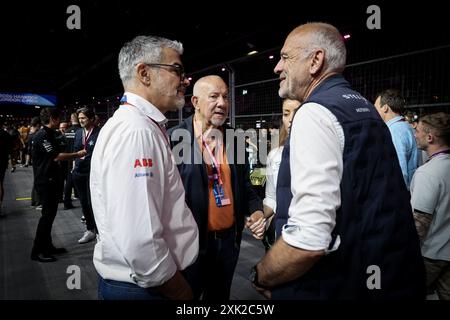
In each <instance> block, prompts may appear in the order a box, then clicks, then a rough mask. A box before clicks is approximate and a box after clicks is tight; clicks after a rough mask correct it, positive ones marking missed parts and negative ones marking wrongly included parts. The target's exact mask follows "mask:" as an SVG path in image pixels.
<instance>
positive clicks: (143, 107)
mask: <svg viewBox="0 0 450 320" xmlns="http://www.w3.org/2000/svg"><path fill="white" fill-rule="evenodd" d="M121 102H122V104H124V103H125V102H126V103H129V104H131V105H133V106H135V107H136V108H138V109H139V110H140V111H142V112H143V113H144V114H145V115H146V116H147V117H149V118H152V119H153V120H154V121H156V122H157V123H158V124H159V125H160V126H163V127H164V126H165V125H166V123H167V121H168V120H167V118H166V117H165V116H164V114H163V113H162V112H161V111H159V109H158V108H156V107H155V106H154V105H153V104H152V103H150V102H149V101H147V100H145V99H144V98H142V97H141V96H138V95H137V94H135V93H131V92H125V93H124V94H123V97H122V99H121Z"/></svg>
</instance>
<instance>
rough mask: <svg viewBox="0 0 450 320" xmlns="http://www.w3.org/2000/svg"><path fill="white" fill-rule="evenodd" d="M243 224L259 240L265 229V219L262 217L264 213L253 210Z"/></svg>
mask: <svg viewBox="0 0 450 320" xmlns="http://www.w3.org/2000/svg"><path fill="white" fill-rule="evenodd" d="M245 226H246V227H247V228H248V229H250V231H251V232H252V234H253V237H255V238H256V239H258V240H261V239H262V238H263V236H264V232H265V231H266V219H265V218H264V213H263V212H262V211H261V210H258V211H255V212H253V214H252V215H251V216H250V217H248V218H247V222H246V223H245Z"/></svg>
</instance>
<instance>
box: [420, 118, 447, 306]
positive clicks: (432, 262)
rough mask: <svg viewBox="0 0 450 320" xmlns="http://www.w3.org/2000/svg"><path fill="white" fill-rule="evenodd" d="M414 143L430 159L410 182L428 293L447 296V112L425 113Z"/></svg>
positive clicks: (443, 298) (444, 297)
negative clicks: (434, 292)
mask: <svg viewBox="0 0 450 320" xmlns="http://www.w3.org/2000/svg"><path fill="white" fill-rule="evenodd" d="M415 136H416V141H417V146H418V147H419V148H420V149H422V150H425V151H426V152H427V155H428V156H429V160H428V161H427V162H426V163H425V164H424V165H422V166H421V167H419V168H418V169H417V170H416V173H415V174H414V176H413V179H412V182H411V205H412V208H413V209H414V219H415V221H416V227H417V231H418V233H419V237H420V239H421V242H422V255H423V257H424V260H425V268H426V272H427V288H428V292H429V293H433V291H434V290H436V292H437V294H438V296H439V299H441V300H450V115H449V114H446V113H443V112H439V113H435V114H430V115H426V116H424V117H422V118H420V120H419V124H418V125H417V127H416V134H415Z"/></svg>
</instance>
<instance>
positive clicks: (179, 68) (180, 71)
mask: <svg viewBox="0 0 450 320" xmlns="http://www.w3.org/2000/svg"><path fill="white" fill-rule="evenodd" d="M146 65H147V66H149V67H157V68H163V67H169V68H172V70H173V71H174V72H175V74H176V75H177V76H178V77H180V81H183V80H184V79H185V78H186V74H185V73H184V67H183V66H182V65H180V64H164V63H146Z"/></svg>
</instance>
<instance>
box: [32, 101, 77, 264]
mask: <svg viewBox="0 0 450 320" xmlns="http://www.w3.org/2000/svg"><path fill="white" fill-rule="evenodd" d="M59 118H60V115H59V111H58V110H57V109H52V108H45V109H43V110H42V111H41V121H42V124H43V127H42V128H41V129H40V130H39V131H38V132H37V133H36V135H35V137H34V139H33V147H32V154H33V169H34V173H35V176H34V185H35V188H36V191H37V193H38V195H39V198H40V200H41V203H42V211H41V213H42V216H41V218H40V219H39V224H38V227H37V230H36V237H35V239H34V245H33V249H32V251H31V259H32V260H36V261H40V262H53V261H56V258H55V257H54V256H53V254H58V253H65V252H67V251H66V249H64V248H55V246H54V245H53V243H52V236H51V232H52V225H53V221H54V220H55V216H56V212H57V211H58V198H59V197H58V195H59V190H58V189H59V188H58V187H59V186H60V181H61V169H60V168H59V164H58V161H61V160H69V159H73V158H80V157H84V156H85V155H86V151H85V150H81V151H79V152H76V153H61V152H60V150H59V149H60V146H59V144H58V142H57V140H56V130H55V129H57V128H58V127H59Z"/></svg>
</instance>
